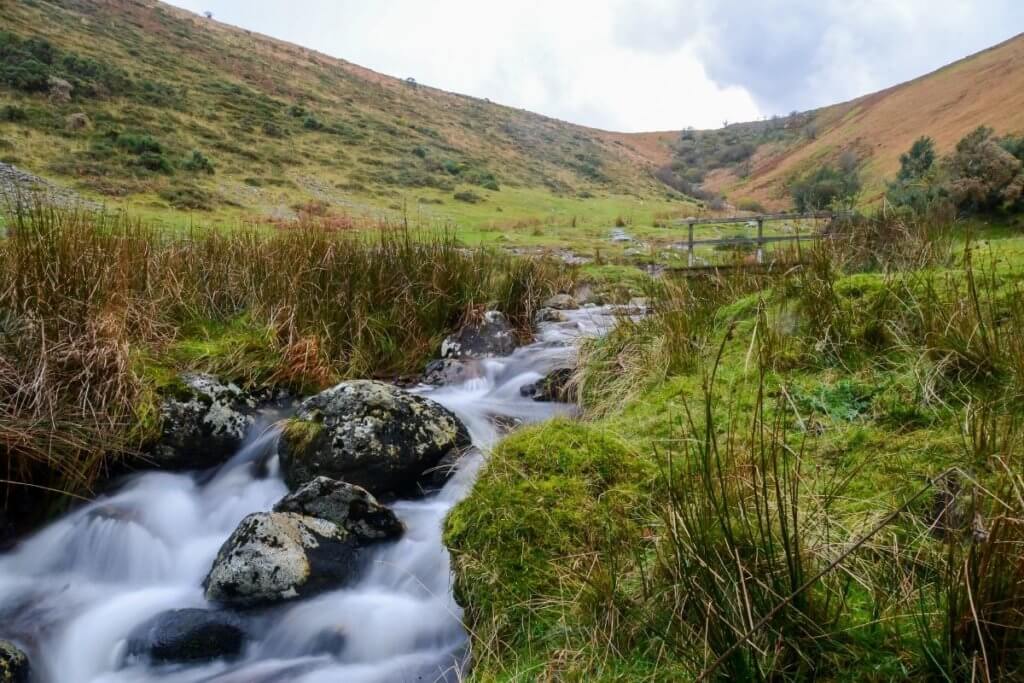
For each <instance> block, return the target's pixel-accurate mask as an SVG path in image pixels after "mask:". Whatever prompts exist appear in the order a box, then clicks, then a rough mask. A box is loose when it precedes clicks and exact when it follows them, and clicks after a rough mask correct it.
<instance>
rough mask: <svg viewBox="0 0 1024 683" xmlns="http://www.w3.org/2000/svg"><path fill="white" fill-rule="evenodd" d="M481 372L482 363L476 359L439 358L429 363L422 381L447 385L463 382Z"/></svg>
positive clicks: (436, 384)
mask: <svg viewBox="0 0 1024 683" xmlns="http://www.w3.org/2000/svg"><path fill="white" fill-rule="evenodd" d="M480 374H481V371H480V364H479V363H477V362H475V361H472V360H457V359H455V358H438V359H437V360H432V361H430V362H429V363H427V367H426V369H425V370H424V371H423V377H422V378H421V381H422V382H423V383H424V384H433V385H435V386H446V385H449V384H461V383H462V382H465V381H466V380H468V379H473V378H475V377H479V376H480Z"/></svg>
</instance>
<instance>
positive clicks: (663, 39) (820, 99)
mask: <svg viewBox="0 0 1024 683" xmlns="http://www.w3.org/2000/svg"><path fill="white" fill-rule="evenodd" d="M171 3H172V4H174V5H178V6H179V7H183V8H185V9H189V10H192V11H194V12H203V11H211V12H213V14H214V18H215V19H217V20H219V21H224V22H226V23H229V24H234V25H236V26H241V27H243V28H247V29H250V30H252V31H257V32H259V33H264V34H267V35H271V36H274V37H275V38H280V39H282V40H287V41H289V42H293V43H298V44H300V45H303V46H306V47H310V48H313V49H316V50H319V51H320V52H324V53H326V54H329V55H332V56H334V57H340V58H342V59H346V60H348V61H350V62H354V63H356V64H360V65H362V66H366V67H369V68H371V69H374V70H375V71H380V72H382V73H385V74H389V75H392V76H397V77H399V78H407V77H412V78H415V79H416V80H417V81H418V82H420V83H423V84H426V85H431V86H435V87H438V88H443V89H445V90H451V91H455V92H459V93H464V94H468V95H474V96H476V97H486V98H489V99H491V100H493V101H495V102H500V103H502V104H506V105H510V106H514V107H520V108H523V109H528V110H530V111H534V112H539V113H541V114H546V115H548V116H554V117H556V118H560V119H564V120H567V121H572V122H574V123H579V124H583V125H589V126H594V127H597V128H604V129H608V130H617V131H628V132H635V131H648V130H678V129H680V128H684V127H686V126H694V127H696V128H717V127H719V126H721V125H723V123H724V122H726V121H733V122H735V121H751V120H755V119H758V118H761V117H766V116H771V115H773V114H779V115H784V114H788V113H789V112H791V111H804V110H807V109H812V108H815V107H818V106H823V105H827V104H833V103H835V102H841V101H844V100H848V99H851V98H854V97H857V96H859V95H863V94H866V93H869V92H874V91H876V90H880V89H882V88H885V87H888V86H890V85H894V84H896V83H900V82H902V81H905V80H909V79H911V78H915V77H917V76H920V75H922V74H925V73H927V72H929V71H932V70H934V69H936V68H939V67H941V66H943V65H945V64H948V63H949V62H952V61H954V60H956V59H959V58H961V57H965V56H967V55H969V54H971V53H974V52H977V51H979V50H982V49H984V48H986V47H989V46H991V45H994V44H996V43H998V42H1001V41H1003V40H1006V39H1007V38H1010V37H1012V36H1014V35H1016V34H1017V33H1020V32H1022V31H1024V0H515V1H514V2H500V3H499V2H494V1H493V0H429V1H424V0H171Z"/></svg>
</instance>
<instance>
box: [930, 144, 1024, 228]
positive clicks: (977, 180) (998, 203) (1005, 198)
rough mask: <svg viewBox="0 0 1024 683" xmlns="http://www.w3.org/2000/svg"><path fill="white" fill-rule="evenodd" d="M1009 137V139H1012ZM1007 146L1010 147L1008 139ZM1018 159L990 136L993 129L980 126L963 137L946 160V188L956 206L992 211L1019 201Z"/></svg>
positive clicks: (1023, 184) (1022, 178)
mask: <svg viewBox="0 0 1024 683" xmlns="http://www.w3.org/2000/svg"><path fill="white" fill-rule="evenodd" d="M1011 140H1012V139H1011ZM1010 147H1011V148H1013V143H1012V141H1011V143H1010ZM1022 165H1024V164H1022V163H1021V160H1020V159H1018V158H1017V157H1016V156H1014V155H1013V153H1011V152H1010V151H1008V150H1007V148H1006V147H1004V146H1003V144H1000V141H999V140H997V139H996V138H994V137H993V130H992V129H991V128H988V127H986V126H979V127H978V128H976V129H975V130H973V131H972V132H970V133H968V134H967V135H965V136H964V138H963V139H962V140H960V142H958V143H957V145H956V150H955V151H954V152H953V154H952V155H950V157H949V158H948V159H947V160H946V167H947V171H948V176H949V177H948V180H947V183H946V187H947V189H948V192H949V195H950V197H951V198H952V200H953V202H954V203H955V204H956V206H957V207H959V208H961V209H965V210H968V211H992V210H995V209H1000V208H1013V207H1015V206H1019V205H1020V204H1021V200H1022V195H1024V173H1022V172H1021V168H1022Z"/></svg>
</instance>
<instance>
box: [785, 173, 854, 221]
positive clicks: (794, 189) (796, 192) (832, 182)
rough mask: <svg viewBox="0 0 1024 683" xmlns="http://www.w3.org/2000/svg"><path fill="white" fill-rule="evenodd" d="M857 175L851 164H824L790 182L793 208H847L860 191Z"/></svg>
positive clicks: (803, 209) (808, 209) (805, 209)
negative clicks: (794, 206)
mask: <svg viewBox="0 0 1024 683" xmlns="http://www.w3.org/2000/svg"><path fill="white" fill-rule="evenodd" d="M860 188H861V181H860V174H859V173H858V171H857V167H856V165H855V164H853V165H851V164H850V163H849V162H847V163H846V164H842V165H839V166H833V165H832V164H826V165H824V166H821V167H819V168H818V169H817V170H815V171H812V172H811V173H810V174H809V175H807V176H804V177H803V178H800V179H798V180H796V181H794V182H792V183H791V184H790V194H792V196H793V203H794V204H795V205H796V209H797V211H801V212H803V211H820V210H823V209H828V208H838V209H849V208H851V207H852V206H853V205H854V204H855V203H856V200H857V195H858V194H859V193H860Z"/></svg>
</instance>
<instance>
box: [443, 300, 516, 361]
mask: <svg viewBox="0 0 1024 683" xmlns="http://www.w3.org/2000/svg"><path fill="white" fill-rule="evenodd" d="M515 348H516V336H515V333H514V332H513V330H512V326H511V325H509V322H508V319H507V318H506V317H505V315H504V314H503V313H501V312H500V311H487V312H485V313H484V314H483V315H482V316H481V317H480V320H478V321H477V322H474V323H470V324H467V325H465V326H464V327H463V328H462V329H461V330H459V331H458V333H456V334H453V335H451V336H449V337H448V338H447V339H445V340H444V342H443V343H442V344H441V357H442V358H489V357H492V356H507V355H508V354H510V353H512V352H513V351H515Z"/></svg>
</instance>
